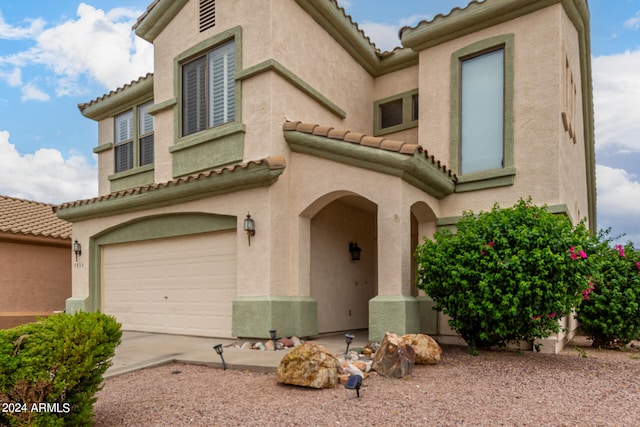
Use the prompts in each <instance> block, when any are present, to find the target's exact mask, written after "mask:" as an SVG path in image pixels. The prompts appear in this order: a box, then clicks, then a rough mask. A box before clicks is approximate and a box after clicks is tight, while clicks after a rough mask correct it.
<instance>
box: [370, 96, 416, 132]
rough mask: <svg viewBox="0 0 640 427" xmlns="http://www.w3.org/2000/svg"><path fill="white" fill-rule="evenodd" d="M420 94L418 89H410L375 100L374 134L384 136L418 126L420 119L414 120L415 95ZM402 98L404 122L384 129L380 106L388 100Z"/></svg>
mask: <svg viewBox="0 0 640 427" xmlns="http://www.w3.org/2000/svg"><path fill="white" fill-rule="evenodd" d="M414 95H418V89H413V90H409V91H406V92H403V93H399V94H397V95H393V96H389V97H386V98H383V99H379V100H377V101H374V103H373V136H382V135H387V134H390V133H394V132H400V131H402V130H406V129H412V128H415V127H418V120H412V116H413V96H414ZM398 99H402V123H400V124H399V125H396V126H391V127H387V128H384V129H382V128H381V123H382V118H381V115H380V106H381V105H383V104H386V103H388V102H392V101H396V100H398Z"/></svg>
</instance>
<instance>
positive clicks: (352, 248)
mask: <svg viewBox="0 0 640 427" xmlns="http://www.w3.org/2000/svg"><path fill="white" fill-rule="evenodd" d="M349 252H351V261H360V253H362V249H360V247H359V246H358V243H357V242H349Z"/></svg>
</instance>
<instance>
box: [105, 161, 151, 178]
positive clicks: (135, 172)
mask: <svg viewBox="0 0 640 427" xmlns="http://www.w3.org/2000/svg"><path fill="white" fill-rule="evenodd" d="M153 169H154V165H153V163H151V164H149V165H144V166H140V167H136V168H132V169H128V170H126V171H122V172H117V173H114V174H113V175H109V181H117V180H119V179H122V178H128V177H130V176H134V175H138V174H141V173H145V172H149V171H152V170H153Z"/></svg>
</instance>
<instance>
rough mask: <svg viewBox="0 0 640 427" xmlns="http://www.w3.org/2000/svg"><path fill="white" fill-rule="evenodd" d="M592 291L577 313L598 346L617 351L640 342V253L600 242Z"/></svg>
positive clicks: (626, 247) (629, 246) (630, 246)
mask: <svg viewBox="0 0 640 427" xmlns="http://www.w3.org/2000/svg"><path fill="white" fill-rule="evenodd" d="M600 240H601V242H600V243H599V245H598V247H597V253H596V254H595V255H594V256H593V257H592V258H593V261H594V262H595V264H596V265H597V272H596V275H595V276H594V277H593V278H592V279H591V281H590V285H591V287H590V290H589V292H588V293H586V294H584V295H583V299H584V301H583V302H582V304H581V305H580V307H579V308H578V310H577V317H578V320H579V322H580V327H581V329H582V331H583V332H584V333H585V334H586V335H587V336H589V337H590V338H591V339H592V340H593V345H594V346H605V347H617V346H623V345H626V344H628V343H629V342H630V341H632V340H637V339H640V252H638V251H636V250H635V249H634V247H633V245H632V244H630V243H629V244H628V245H627V246H622V245H615V246H613V247H612V246H611V244H610V241H609V240H607V239H603V238H602V237H601V238H600Z"/></svg>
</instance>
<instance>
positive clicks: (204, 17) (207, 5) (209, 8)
mask: <svg viewBox="0 0 640 427" xmlns="http://www.w3.org/2000/svg"><path fill="white" fill-rule="evenodd" d="M215 25H216V0H200V32H203V31H205V30H208V29H209V28H213V27H214V26H215Z"/></svg>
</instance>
